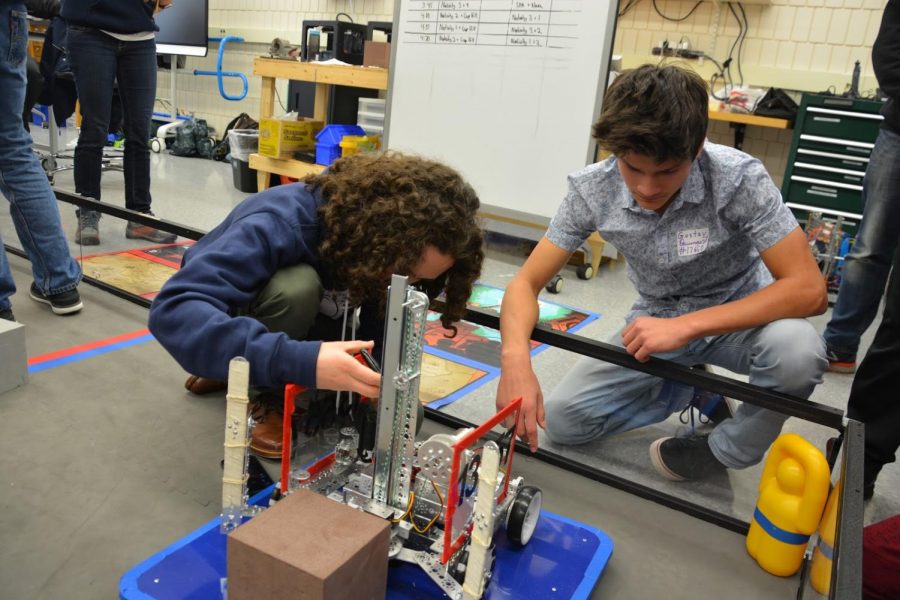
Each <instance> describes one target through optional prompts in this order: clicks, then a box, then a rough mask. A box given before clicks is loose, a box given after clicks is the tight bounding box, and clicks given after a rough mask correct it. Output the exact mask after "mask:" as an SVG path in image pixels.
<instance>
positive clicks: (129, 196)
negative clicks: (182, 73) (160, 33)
mask: <svg viewBox="0 0 900 600" xmlns="http://www.w3.org/2000/svg"><path fill="white" fill-rule="evenodd" d="M116 80H117V81H118V86H119V95H120V96H121V98H122V110H123V112H124V116H125V127H124V130H125V208H128V209H131V210H133V211H137V212H140V213H145V214H153V213H152V212H151V211H150V202H151V199H150V145H149V143H150V123H151V118H152V117H153V103H154V102H155V100H156V42H155V41H154V40H145V41H141V42H120V46H119V60H118V68H117V70H116ZM125 235H126V236H127V237H129V238H132V239H136V238H140V239H145V240H148V241H151V242H155V243H157V244H171V243H172V242H174V241H175V237H176V236H175V235H174V234H171V233H167V232H164V231H160V230H158V229H155V228H153V227H150V226H148V225H142V224H140V223H137V222H135V221H129V222H128V226H127V228H126V229H125Z"/></svg>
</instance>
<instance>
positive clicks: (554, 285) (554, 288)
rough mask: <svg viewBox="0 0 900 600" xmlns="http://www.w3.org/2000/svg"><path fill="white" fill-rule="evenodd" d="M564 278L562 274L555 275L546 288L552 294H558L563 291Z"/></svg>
mask: <svg viewBox="0 0 900 600" xmlns="http://www.w3.org/2000/svg"><path fill="white" fill-rule="evenodd" d="M562 284H563V278H562V275H554V276H553V279H551V280H550V282H549V283H548V284H547V285H546V286H545V288H544V289H546V290H547V291H548V292H550V293H551V294H558V293H560V292H561V291H562Z"/></svg>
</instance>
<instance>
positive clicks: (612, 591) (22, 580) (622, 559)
mask: <svg viewBox="0 0 900 600" xmlns="http://www.w3.org/2000/svg"><path fill="white" fill-rule="evenodd" d="M41 133H43V132H37V134H36V137H40V135H41ZM152 163H153V188H152V189H153V195H154V205H153V208H154V211H155V212H156V213H157V215H159V216H161V217H163V218H166V219H169V220H172V221H176V222H179V223H184V224H187V225H191V226H193V227H197V228H199V229H204V230H208V229H211V228H212V227H214V226H215V225H216V224H217V223H218V222H219V221H220V220H221V219H222V218H223V217H224V215H225V214H227V212H228V211H229V210H230V209H231V208H232V207H234V206H235V205H236V204H237V203H238V202H240V201H241V200H242V199H243V198H244V197H246V194H242V193H241V192H238V191H237V190H235V189H234V187H233V185H232V180H231V170H230V166H229V165H227V164H222V163H213V162H211V161H204V160H200V159H188V158H178V157H173V156H168V155H153V157H152ZM71 176H72V172H71V171H64V172H60V173H58V174H57V175H56V180H55V182H56V185H57V186H58V187H59V188H60V189H67V190H71V189H72V180H71ZM103 189H104V200H106V201H109V202H112V203H118V204H123V201H122V175H121V173H116V172H110V173H107V174H106V175H105V176H104V185H103ZM61 210H62V214H63V224H64V228H65V230H66V234H67V237H69V238H70V239H71V237H72V235H73V233H74V227H75V219H74V210H73V209H72V207H70V206H68V205H61ZM123 233H124V223H123V222H121V221H117V220H116V219H113V218H108V217H107V218H104V219H103V221H102V223H101V235H102V239H103V243H102V245H101V246H100V247H94V248H90V249H89V252H85V254H88V253H90V254H93V253H97V252H107V251H114V250H118V249H121V248H124V247H129V246H130V245H133V242H132V241H131V240H126V239H125V237H124V235H123ZM0 235H2V237H3V241H4V242H5V243H7V244H10V245H12V246H16V247H19V244H18V240H17V239H16V237H15V234H14V233H13V230H12V227H11V224H10V221H9V216H8V209H7V205H6V204H5V203H3V204H2V205H0ZM72 251H73V254H75V255H79V254H80V253H81V249H79V248H78V247H77V246H75V245H74V244H73V246H72ZM523 259H524V252H523V251H522V249H521V247H520V245H518V244H507V243H503V242H502V241H499V242H496V243H493V244H492V245H491V247H490V248H489V258H488V261H487V263H486V266H485V270H484V273H483V276H482V281H484V282H485V283H487V284H491V285H495V286H498V287H503V286H505V285H506V283H507V282H508V281H509V279H510V278H511V277H512V276H513V275H514V274H515V272H516V270H517V269H518V267H519V266H520V265H521V263H522V261H523ZM10 260H11V264H12V266H13V270H14V274H15V276H16V281H17V285H18V287H19V290H20V292H19V293H18V294H16V296H14V298H13V302H14V310H15V312H16V316H17V317H18V319H19V321H20V322H22V323H25V325H26V327H27V330H26V336H27V345H28V356H29V357H34V356H38V355H41V354H44V353H47V352H51V351H55V350H59V349H64V348H69V347H72V346H75V345H78V344H84V343H88V342H92V341H96V340H102V339H106V338H108V337H111V336H113V335H119V334H122V333H128V332H132V331H137V330H140V329H142V328H144V327H146V310H145V309H143V308H140V307H137V306H134V305H131V304H129V303H127V302H125V301H123V300H119V299H117V298H115V297H112V296H110V295H108V294H105V293H104V292H102V291H100V290H97V289H96V288H92V287H91V286H88V285H82V286H81V288H80V289H81V292H82V295H83V297H84V300H85V309H84V311H83V312H82V313H81V314H79V315H76V316H71V317H57V316H53V315H52V314H51V313H50V312H49V310H48V309H47V308H46V307H45V306H43V305H38V304H36V303H34V302H32V301H31V300H29V299H28V297H27V289H28V285H29V284H30V281H31V279H30V271H29V268H28V264H27V262H26V261H24V260H22V259H19V258H17V257H11V258H10ZM565 275H566V281H565V285H564V288H563V292H562V294H560V295H558V296H550V295H547V299H548V300H549V301H555V302H559V303H563V304H567V305H570V306H574V307H579V308H584V309H587V310H591V311H594V312H598V313H601V314H602V317H601V318H600V319H599V320H598V321H596V322H595V323H593V324H591V325H589V326H587V327H586V328H585V329H583V330H582V331H581V332H579V333H580V334H581V335H586V336H590V337H598V338H605V336H606V335H608V334H609V333H611V332H612V331H614V330H615V329H616V328H617V327H618V326H619V323H620V322H621V319H622V318H623V316H624V314H625V313H626V312H627V309H628V307H629V306H630V304H631V302H632V301H633V299H634V292H633V289H632V287H631V286H630V284H629V283H628V282H627V281H626V278H625V269H624V268H623V266H622V265H621V264H615V263H613V264H612V265H611V266H606V265H604V266H603V267H602V268H601V270H600V273H599V274H598V276H597V277H595V278H594V279H593V280H591V281H580V280H578V279H576V278H575V276H574V271H572V270H569V271H568V272H567V273H565ZM23 290H24V293H23ZM827 317H828V315H827V314H826V315H825V316H823V317H819V318H816V319H814V322H815V324H816V325H817V327H819V328H820V329H822V328H824V326H825V323H826V322H827ZM872 332H873V330H870V332H869V333H868V334H867V336H866V338H865V340H864V345H865V346H867V345H868V343H869V342H870V340H871V335H872ZM571 360H572V357H571V356H569V355H567V353H565V352H563V351H560V350H556V349H552V350H549V351H546V352H543V353H541V354H540V355H539V356H538V357H537V359H536V360H535V365H536V370H537V372H538V375H539V377H540V379H541V381H542V382H543V384H544V386H545V389H546V390H549V389H551V388H552V386H553V385H555V383H556V382H558V381H559V379H560V378H561V377H562V375H563V374H564V372H565V370H566V368H567V366H568V365H569V364H571ZM183 378H184V373H183V371H182V370H181V369H180V368H179V367H178V365H177V364H175V363H174V361H172V359H171V358H170V357H168V356H167V354H166V353H165V351H164V350H162V348H161V347H160V346H159V345H158V344H156V342H153V341H150V342H147V343H143V344H139V345H136V346H132V347H130V348H125V349H122V350H118V351H116V352H111V353H109V354H104V355H100V356H95V357H92V358H90V359H87V360H83V361H80V362H76V363H72V364H68V365H63V366H60V367H56V368H53V369H49V370H46V371H42V372H40V373H36V374H34V375H33V376H32V377H31V380H30V382H29V383H28V385H27V386H25V387H23V388H19V389H17V390H13V391H11V392H7V393H6V394H3V395H2V396H0V440H2V444H3V448H4V450H5V451H4V452H3V453H2V455H0V506H2V507H3V509H4V510H3V511H2V513H0V589H2V590H4V591H3V592H2V593H0V596H2V597H4V598H6V597H8V598H66V599H70V598H71V599H81V598H85V599H88V598H108V597H113V596H114V595H115V594H116V590H117V585H118V579H119V577H120V576H121V574H122V573H123V572H124V571H126V570H127V569H129V568H131V567H132V566H134V565H135V564H137V563H138V562H140V561H141V560H143V559H144V558H146V557H147V556H149V555H151V554H153V553H155V552H156V551H158V550H159V549H161V548H163V547H165V546H167V545H168V544H170V543H172V542H173V541H175V540H177V539H178V538H180V537H182V536H183V535H185V534H186V533H188V532H189V531H191V530H193V529H194V528H196V527H198V526H200V525H202V524H203V523H204V522H206V521H208V520H209V519H211V518H213V517H214V516H216V514H217V513H218V510H219V507H218V502H219V499H220V493H221V492H220V485H221V483H220V482H221V479H220V478H221V475H220V471H219V459H220V456H221V452H222V446H221V444H222V421H223V414H224V406H223V402H222V399H221V397H218V396H217V397H211V398H198V397H193V396H191V395H189V394H187V393H186V392H185V391H184V390H183V388H182V387H181V386H182V382H183ZM850 381H851V378H850V377H848V376H840V375H831V374H829V375H827V376H826V380H825V383H823V384H822V385H821V386H819V388H818V389H817V390H816V392H815V394H814V396H813V400H815V401H817V402H821V403H823V404H828V405H831V406H836V407H839V408H841V409H843V408H844V407H845V404H846V398H847V394H848V391H849V385H850ZM495 390H496V381H494V382H490V383H488V384H486V385H484V386H482V387H481V388H478V389H477V390H475V391H474V392H473V393H471V394H470V395H468V396H466V397H465V398H463V399H461V400H459V401H457V402H455V403H453V404H451V405H449V406H448V407H447V408H446V411H447V412H448V413H450V414H454V415H457V416H461V417H463V418H466V419H469V420H472V421H479V420H481V419H483V418H484V417H486V416H487V415H488V414H489V413H491V412H492V407H493V395H494V393H495ZM679 426H680V424H678V423H677V422H667V423H663V424H660V425H659V426H655V427H649V428H646V430H642V431H637V432H633V433H629V434H625V435H623V436H619V437H617V438H614V439H611V440H608V441H604V442H601V443H597V444H590V445H588V446H585V447H575V448H563V447H552V446H550V445H549V443H548V442H546V440H543V444H544V447H546V448H548V449H551V450H553V451H555V452H559V453H560V454H562V455H565V456H567V457H569V458H574V459H576V460H580V461H584V462H585V463H587V464H591V465H594V466H598V467H601V468H603V469H605V470H608V471H610V472H613V473H616V474H620V475H623V476H625V477H628V478H629V479H632V480H634V481H637V482H640V483H643V484H646V485H649V486H652V487H656V488H657V489H660V490H662V491H665V492H667V493H672V494H675V495H681V496H683V497H685V498H688V499H691V500H692V501H696V502H699V503H703V504H705V505H707V506H710V507H711V508H713V509H715V510H717V511H720V512H723V513H726V514H730V515H734V516H737V517H739V518H741V519H744V520H749V515H750V512H751V510H752V507H753V505H754V503H755V498H756V493H757V492H756V486H757V485H758V481H759V479H758V478H759V470H758V469H748V470H746V471H743V472H735V473H731V474H729V478H728V480H727V481H720V482H716V483H715V484H704V485H690V484H682V485H676V484H670V483H668V482H664V481H662V480H661V479H660V478H658V477H656V476H655V474H654V472H653V471H652V468H651V467H650V465H649V460H648V458H647V445H648V444H649V442H650V441H652V440H653V439H655V438H656V437H659V436H660V435H666V434H670V433H671V432H672V431H675V430H677V428H678V427H679ZM431 427H437V426H435V425H432V426H431ZM785 430H786V431H796V432H799V433H801V434H803V435H805V436H806V437H807V438H808V439H810V441H812V442H813V443H815V444H817V445H819V446H820V447H823V446H824V441H825V439H827V437H828V436H829V435H830V432H828V431H827V430H825V429H824V428H821V427H818V426H814V425H810V424H808V423H803V422H799V421H798V420H796V419H791V420H789V421H788V423H787V425H786V427H785ZM517 467H518V468H519V469H521V472H523V473H524V474H525V475H526V477H527V479H528V480H529V482H531V483H534V484H536V485H539V486H540V487H542V488H543V489H544V492H545V506H546V507H547V508H548V509H549V510H551V511H553V512H556V513H558V514H562V515H566V516H569V517H571V518H574V519H578V520H581V521H584V522H586V523H589V524H592V525H594V526H597V527H599V528H601V529H603V530H604V531H606V532H607V533H608V534H609V535H610V536H611V537H612V539H613V541H614V543H615V545H616V548H615V552H614V554H613V557H612V559H611V561H610V563H609V566H608V567H607V570H606V572H605V574H604V576H603V578H602V579H601V580H600V583H599V584H598V585H597V587H596V589H595V591H594V594H593V596H592V597H594V598H699V597H703V598H720V597H736V596H737V595H739V596H740V597H746V598H789V597H793V596H794V591H795V589H796V580H795V579H794V578H789V579H781V578H777V577H773V576H770V575H768V574H766V573H764V572H763V571H761V570H760V569H759V568H758V567H757V566H756V565H755V563H754V562H753V561H752V559H750V558H749V557H748V556H747V555H746V552H745V551H744V547H743V539H742V537H741V536H737V535H735V534H732V533H730V532H728V531H725V530H722V529H720V528H718V527H715V526H713V525H709V524H707V523H705V522H702V521H699V520H697V519H694V518H692V517H688V516H686V515H683V514H681V513H678V512H675V511H672V510H669V509H666V508H663V507H660V506H658V505H655V504H653V503H650V502H647V501H644V500H641V499H638V498H635V497H633V496H631V495H629V494H626V493H624V492H621V491H618V490H615V489H612V488H609V487H607V486H603V485H600V484H597V483H594V482H591V481H588V480H586V479H583V478H581V477H578V476H575V475H572V474H569V473H566V472H563V471H560V470H559V469H555V468H551V467H548V466H546V465H544V464H542V463H539V462H538V461H535V460H534V459H531V458H525V457H523V458H522V460H519V461H518V463H517ZM898 481H900V469H897V468H896V467H895V466H893V465H892V466H889V467H887V468H886V469H885V471H884V473H883V474H882V476H881V478H880V479H879V485H878V488H877V490H876V497H875V498H874V499H873V500H872V501H871V502H869V503H868V505H867V508H866V519H865V520H866V522H871V521H874V520H880V519H881V518H884V517H887V516H889V515H892V514H896V513H898V512H900V492H898V490H900V486H898V485H897V483H898ZM701 582H702V583H701ZM737 586H740V590H741V591H740V592H737V589H736V588H737Z"/></svg>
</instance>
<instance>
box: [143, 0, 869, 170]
mask: <svg viewBox="0 0 900 600" xmlns="http://www.w3.org/2000/svg"><path fill="white" fill-rule="evenodd" d="M625 3H626V0H620V9H621V7H623V6H624V5H625ZM694 4H695V0H657V6H658V7H659V9H660V10H661V11H662V12H663V13H664V14H667V15H670V16H682V15H685V14H687V12H688V11H689V10H690V9H691V8H692V7H693V6H694ZM393 8H394V0H210V10H209V24H210V28H211V29H212V30H213V31H216V30H220V31H222V33H223V34H232V35H240V36H242V37H244V38H245V39H247V40H250V41H252V42H254V43H247V44H242V45H237V44H234V45H229V46H228V49H227V51H226V54H225V59H224V64H223V69H224V70H226V71H239V72H242V73H244V74H245V75H247V77H248V79H249V81H250V86H249V91H248V94H247V97H246V98H245V99H244V100H242V101H240V102H229V101H227V100H225V99H223V98H222V97H221V96H220V95H219V92H218V87H217V83H216V78H215V77H200V76H194V75H193V74H192V73H193V70H194V69H201V70H211V71H214V70H215V64H216V53H217V51H218V45H217V44H211V45H210V49H209V56H207V57H206V58H190V57H189V58H188V59H187V68H186V69H184V71H180V72H179V75H178V81H177V89H178V99H179V102H178V103H179V107H181V108H182V109H183V110H186V111H188V112H190V113H192V114H195V115H197V116H199V117H202V118H205V119H207V120H208V121H209V122H210V124H211V125H213V126H214V127H216V128H217V129H219V131H221V130H223V129H224V127H225V124H226V123H227V122H228V121H229V120H230V119H231V118H233V117H234V116H236V115H237V114H239V113H241V112H246V113H248V114H250V115H252V116H254V117H255V116H257V115H258V114H259V80H258V78H256V77H253V75H252V72H253V59H254V58H255V57H256V56H261V55H265V54H266V50H267V48H268V43H269V42H270V41H271V40H272V39H273V38H275V37H282V38H286V39H288V40H290V41H291V42H293V43H299V42H300V32H301V27H302V22H303V21H304V20H306V19H332V18H334V16H335V15H336V14H337V13H338V12H346V13H348V14H350V15H351V16H352V17H353V19H354V20H355V21H356V22H359V23H365V22H368V21H390V20H392V19H393ZM744 8H745V10H746V13H747V18H748V21H749V25H750V27H749V32H748V34H747V37H746V40H745V43H744V52H743V54H742V61H741V62H742V67H743V72H744V75H745V79H746V81H747V83H749V84H751V85H754V86H760V87H770V86H776V87H785V88H790V89H805V90H811V91H818V90H824V89H827V88H828V87H830V86H833V87H834V89H835V90H837V91H843V89H844V87H845V86H846V85H847V84H849V81H850V74H851V72H852V70H853V63H854V62H855V61H857V60H859V61H860V63H861V65H862V75H863V78H862V83H861V87H862V89H863V91H867V90H872V89H874V87H875V79H874V75H873V73H872V67H871V57H870V54H871V46H872V43H873V42H874V40H875V36H876V34H877V32H878V27H879V25H880V23H881V13H882V10H883V8H884V0H771V2H769V3H766V4H748V5H745V7H744ZM737 34H738V27H737V23H736V22H735V20H734V18H733V17H732V16H731V13H730V12H729V10H728V8H727V6H726V5H725V4H724V3H719V2H715V1H714V0H706V2H704V3H703V4H701V5H700V7H699V8H698V9H697V10H696V11H695V12H694V14H693V15H691V17H690V18H688V19H686V20H685V21H681V22H678V23H675V22H671V21H665V20H663V19H662V18H661V17H660V16H659V15H657V14H656V12H655V11H654V10H653V8H652V4H651V0H639V2H638V3H637V4H636V5H635V6H633V8H632V9H631V10H629V12H628V13H627V14H625V15H624V16H623V17H620V18H619V20H618V25H617V29H616V36H615V41H614V49H613V51H614V52H615V53H616V54H622V55H623V56H624V60H623V62H624V64H625V66H626V67H629V66H635V65H638V64H642V63H645V62H650V61H657V60H658V58H654V57H652V56H651V54H650V49H651V48H652V47H653V46H657V45H659V43H660V42H661V41H662V40H665V39H667V40H668V41H669V43H670V44H673V45H674V44H675V43H677V42H678V41H680V40H681V39H682V38H686V39H687V40H688V41H689V42H690V44H691V46H692V47H693V48H695V49H699V50H703V51H704V52H707V53H711V54H712V55H713V56H714V57H715V58H716V59H717V60H719V61H720V62H721V61H722V60H724V59H725V57H726V56H727V55H728V51H729V49H730V48H731V45H732V44H733V43H734V40H735V37H736V36H737ZM692 65H693V66H696V68H697V69H698V70H699V71H700V72H701V73H703V74H704V75H707V76H708V75H710V74H711V73H712V65H711V64H710V63H709V61H706V64H705V65H702V66H701V65H697V64H696V63H692ZM735 67H736V65H733V66H732V72H733V74H735V75H736V68H735ZM225 86H226V90H228V91H229V93H232V94H237V93H238V92H239V91H240V82H239V81H238V80H237V79H228V80H226V83H225ZM158 89H159V94H158V95H159V96H160V97H161V98H167V97H168V96H169V76H168V72H166V71H160V74H159V86H158ZM286 89H287V86H286V84H285V83H284V82H282V84H281V85H280V87H279V91H280V93H281V97H282V99H284V98H285V93H286ZM276 110H278V107H277V102H276ZM709 135H710V139H712V140H713V141H716V142H719V143H727V144H731V143H732V140H733V134H732V130H731V129H730V128H729V127H728V125H727V124H723V123H713V124H712V125H711V127H710V132H709ZM790 139H791V132H790V131H780V130H770V129H763V128H759V127H748V128H747V130H746V141H745V145H744V149H745V150H746V151H748V152H750V153H751V154H753V155H755V156H757V157H759V158H760V159H761V160H763V162H764V163H765V165H766V167H767V169H768V170H769V172H770V174H771V175H772V176H773V178H774V179H775V181H776V183H777V184H779V185H780V184H781V178H782V176H783V173H784V166H785V161H786V157H787V150H788V147H789V145H790Z"/></svg>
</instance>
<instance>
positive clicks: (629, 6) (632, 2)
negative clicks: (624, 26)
mask: <svg viewBox="0 0 900 600" xmlns="http://www.w3.org/2000/svg"><path fill="white" fill-rule="evenodd" d="M640 1H641V0H628V3H627V4H626V5H625V8H623V9H622V12H620V13H619V14H618V15H616V16H618V17H622V16H624V15H625V13H627V12H628V11H629V10H631V9H632V8H634V6H635V5H636V4H637V3H638V2H640Z"/></svg>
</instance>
